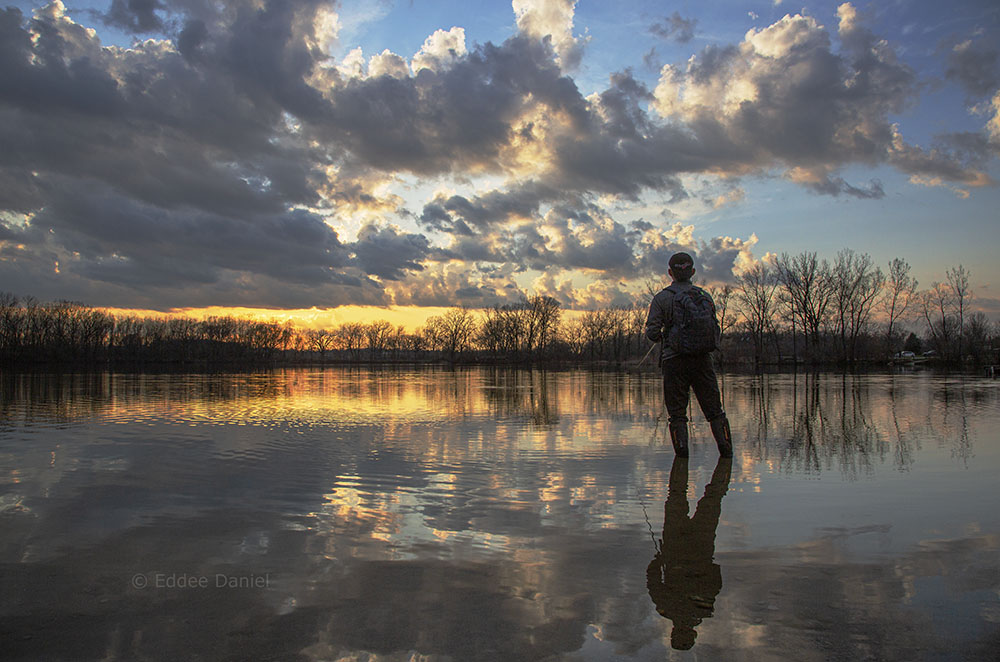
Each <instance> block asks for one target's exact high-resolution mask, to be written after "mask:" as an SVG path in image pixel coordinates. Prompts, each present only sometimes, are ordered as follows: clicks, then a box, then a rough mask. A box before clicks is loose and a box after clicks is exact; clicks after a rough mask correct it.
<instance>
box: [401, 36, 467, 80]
mask: <svg viewBox="0 0 1000 662" xmlns="http://www.w3.org/2000/svg"><path fill="white" fill-rule="evenodd" d="M467 52H468V51H467V50H466V48H465V29H464V28H459V27H453V28H452V29H450V30H448V31H445V30H437V31H435V32H434V34H432V35H431V36H429V37H427V39H425V40H424V45H423V46H421V48H420V50H419V51H418V52H417V53H416V55H414V56H413V59H412V60H411V61H410V68H411V69H412V70H413V73H414V74H416V73H418V72H419V71H420V70H421V69H430V70H431V71H442V70H444V69H447V68H448V67H450V66H451V65H452V64H454V63H455V62H456V61H457V60H458V59H459V58H462V57H464V56H465V55H466V53H467Z"/></svg>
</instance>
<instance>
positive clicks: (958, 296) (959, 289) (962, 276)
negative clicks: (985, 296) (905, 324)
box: [945, 264, 972, 361]
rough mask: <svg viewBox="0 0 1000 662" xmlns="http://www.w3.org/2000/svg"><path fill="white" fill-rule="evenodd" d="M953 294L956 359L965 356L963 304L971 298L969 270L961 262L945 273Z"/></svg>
mask: <svg viewBox="0 0 1000 662" xmlns="http://www.w3.org/2000/svg"><path fill="white" fill-rule="evenodd" d="M945 275H946V276H947V277H948V285H949V286H950V287H951V292H952V295H953V299H952V301H953V305H954V306H955V312H956V313H957V315H958V359H959V360H960V361H961V360H962V358H963V357H964V356H965V352H964V347H963V345H964V341H965V305H966V302H967V301H968V300H969V299H971V298H972V288H971V287H970V286H969V271H968V270H967V269H966V268H965V267H964V266H962V265H961V264H960V265H958V266H957V267H954V268H952V269H949V270H948V271H947V273H946V274H945Z"/></svg>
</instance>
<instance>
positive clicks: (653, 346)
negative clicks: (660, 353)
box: [636, 340, 660, 368]
mask: <svg viewBox="0 0 1000 662" xmlns="http://www.w3.org/2000/svg"><path fill="white" fill-rule="evenodd" d="M659 344H660V341H659V340H657V341H656V342H655V343H653V345H652V347H650V348H649V351H648V352H646V355H645V356H644V357H642V359H641V360H640V361H639V365H637V366H636V367H637V368H639V367H642V364H643V363H645V362H646V359H648V358H649V355H650V354H652V353H653V350H654V349H656V346H657V345H659Z"/></svg>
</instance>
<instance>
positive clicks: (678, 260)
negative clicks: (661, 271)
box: [668, 253, 694, 269]
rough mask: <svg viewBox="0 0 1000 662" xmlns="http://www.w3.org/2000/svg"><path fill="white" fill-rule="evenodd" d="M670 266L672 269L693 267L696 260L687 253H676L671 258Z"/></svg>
mask: <svg viewBox="0 0 1000 662" xmlns="http://www.w3.org/2000/svg"><path fill="white" fill-rule="evenodd" d="M668 264H669V265H670V267H681V268H682V269H683V268H684V267H685V266H688V267H693V266H694V258H693V257H691V256H690V255H688V254H687V253H674V254H673V255H671V256H670V262H669V263H668Z"/></svg>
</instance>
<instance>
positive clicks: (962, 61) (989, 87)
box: [945, 41, 1000, 97]
mask: <svg viewBox="0 0 1000 662" xmlns="http://www.w3.org/2000/svg"><path fill="white" fill-rule="evenodd" d="M945 76H946V77H947V78H949V79H951V80H955V81H957V82H958V83H959V84H960V85H962V87H963V88H964V89H965V90H966V91H967V92H968V93H969V94H970V95H972V96H975V97H985V96H987V95H990V94H993V93H994V92H996V90H997V88H998V87H1000V53H998V51H997V49H996V48H991V47H990V46H984V45H982V44H974V43H972V42H968V41H967V42H963V43H961V44H958V45H956V46H955V47H954V48H952V49H951V51H950V52H949V53H948V68H947V69H946V70H945Z"/></svg>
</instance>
